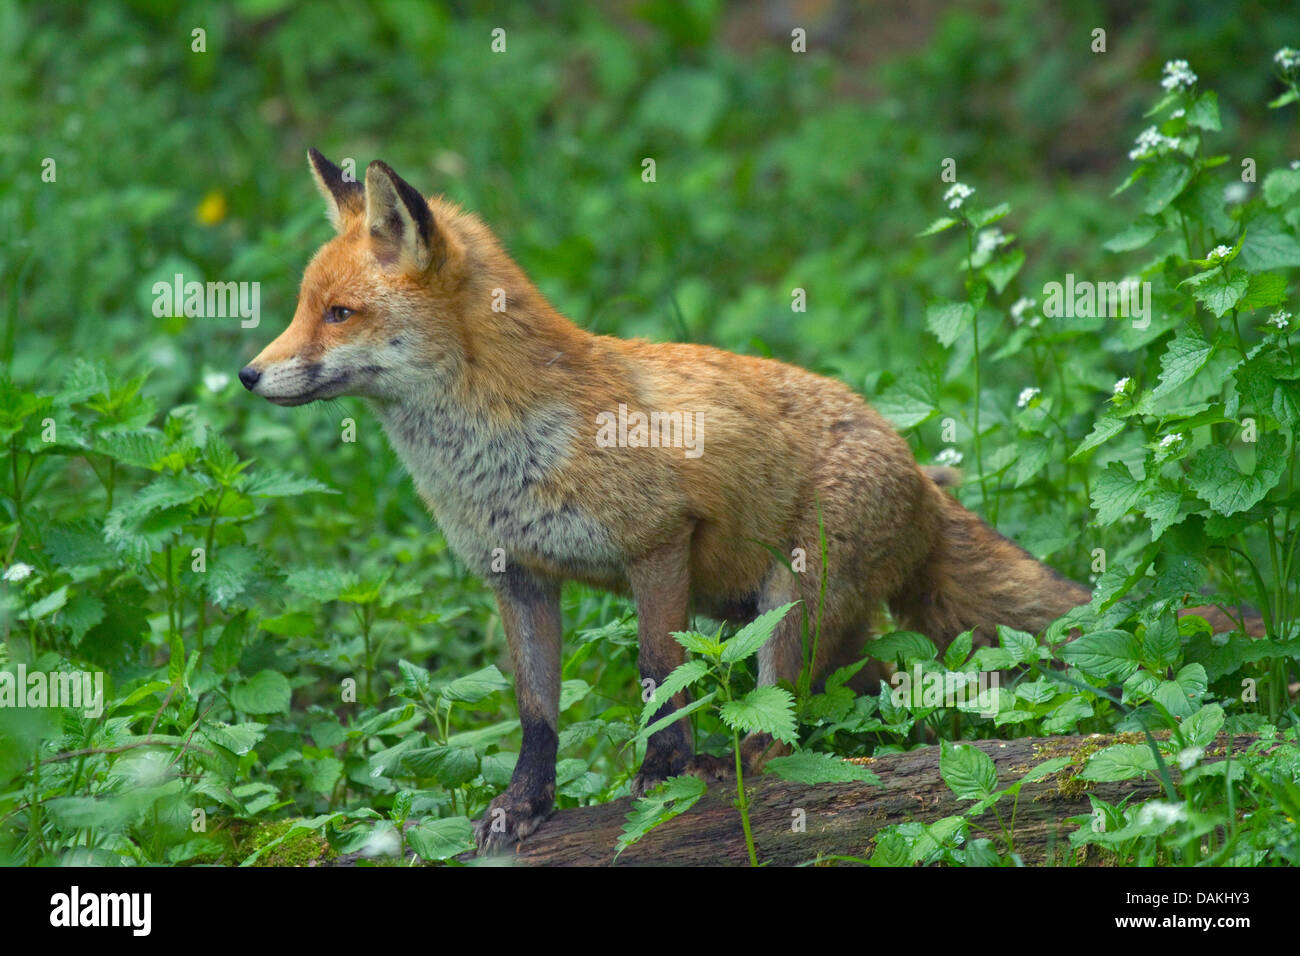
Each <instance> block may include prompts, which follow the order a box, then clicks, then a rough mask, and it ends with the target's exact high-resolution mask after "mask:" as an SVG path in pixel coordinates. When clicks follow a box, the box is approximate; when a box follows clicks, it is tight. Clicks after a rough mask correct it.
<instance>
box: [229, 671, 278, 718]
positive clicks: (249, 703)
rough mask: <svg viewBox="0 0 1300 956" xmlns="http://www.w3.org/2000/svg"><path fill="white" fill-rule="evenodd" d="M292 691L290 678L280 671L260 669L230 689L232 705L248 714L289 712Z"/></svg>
mask: <svg viewBox="0 0 1300 956" xmlns="http://www.w3.org/2000/svg"><path fill="white" fill-rule="evenodd" d="M291 697H292V692H291V691H290V688H289V681H288V679H287V678H286V677H285V676H284V675H283V674H281V673H280V672H279V671H272V670H264V671H258V672H257V673H256V674H254V675H253V676H252V677H250V678H249V679H248V680H246V681H243V682H241V683H239V684H236V685H235V687H234V688H233V689H232V690H231V691H230V705H231V706H232V707H234V708H235V709H236V710H242V711H243V712H244V713H246V714H283V713H288V712H289V700H290V698H291Z"/></svg>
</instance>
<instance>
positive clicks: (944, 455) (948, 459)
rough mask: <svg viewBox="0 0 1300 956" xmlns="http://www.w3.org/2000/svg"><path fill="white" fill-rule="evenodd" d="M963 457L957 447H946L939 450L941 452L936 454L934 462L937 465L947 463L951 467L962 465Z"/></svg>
mask: <svg viewBox="0 0 1300 956" xmlns="http://www.w3.org/2000/svg"><path fill="white" fill-rule="evenodd" d="M961 458H962V454H961V452H959V451H958V450H957V449H956V448H945V449H943V451H941V452H939V454H937V455H935V456H934V463H935V464H936V465H947V466H949V467H951V466H953V465H960V464H961Z"/></svg>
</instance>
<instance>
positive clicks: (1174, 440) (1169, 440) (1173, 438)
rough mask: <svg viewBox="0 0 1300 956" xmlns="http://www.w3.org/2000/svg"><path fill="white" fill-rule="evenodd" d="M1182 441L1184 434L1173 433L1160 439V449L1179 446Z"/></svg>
mask: <svg viewBox="0 0 1300 956" xmlns="http://www.w3.org/2000/svg"><path fill="white" fill-rule="evenodd" d="M1182 440H1183V433H1182V432H1171V433H1170V434H1168V435H1166V436H1165V437H1164V438H1162V439H1160V447H1161V448H1168V447H1170V446H1171V445H1176V444H1178V443H1179V442H1180V441H1182Z"/></svg>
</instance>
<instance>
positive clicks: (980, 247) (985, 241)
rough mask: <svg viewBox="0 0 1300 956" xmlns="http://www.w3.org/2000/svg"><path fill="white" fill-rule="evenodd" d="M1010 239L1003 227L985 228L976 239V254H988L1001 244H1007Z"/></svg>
mask: <svg viewBox="0 0 1300 956" xmlns="http://www.w3.org/2000/svg"><path fill="white" fill-rule="evenodd" d="M1010 241H1011V240H1009V239H1008V238H1007V237H1006V236H1005V235H1004V234H1003V232H1002V230H1001V229H997V228H994V229H985V230H983V231H982V232H981V233H980V234H979V236H978V237H977V238H976V239H975V254H976V255H977V256H981V255H988V254H989V253H991V252H993V251H994V250H995V249H997V248H998V247H999V246H1005V245H1006V244H1007V243H1008V242H1010Z"/></svg>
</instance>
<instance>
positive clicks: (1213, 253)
mask: <svg viewBox="0 0 1300 956" xmlns="http://www.w3.org/2000/svg"><path fill="white" fill-rule="evenodd" d="M1231 252H1232V248H1231V247H1230V246H1223V245H1219V246H1215V247H1214V248H1213V249H1211V250H1210V251H1209V252H1208V253H1206V255H1205V258H1207V259H1209V260H1210V261H1211V262H1218V261H1219V260H1220V259H1222V258H1223V257H1224V256H1226V255H1228V254H1229V253H1231Z"/></svg>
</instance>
